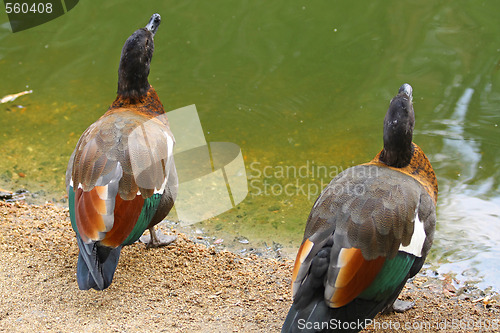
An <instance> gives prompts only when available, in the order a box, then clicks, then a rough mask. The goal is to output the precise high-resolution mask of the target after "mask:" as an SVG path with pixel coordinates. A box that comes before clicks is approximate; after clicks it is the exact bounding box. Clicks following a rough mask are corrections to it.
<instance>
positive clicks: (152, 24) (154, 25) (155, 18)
mask: <svg viewBox="0 0 500 333" xmlns="http://www.w3.org/2000/svg"><path fill="white" fill-rule="evenodd" d="M160 22H161V16H160V14H158V13H155V14H153V15H152V16H151V18H150V19H149V23H148V24H146V29H147V30H149V31H151V33H152V34H153V36H154V35H155V34H156V31H157V30H158V27H159V26H160Z"/></svg>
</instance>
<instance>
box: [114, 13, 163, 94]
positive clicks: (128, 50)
mask: <svg viewBox="0 0 500 333" xmlns="http://www.w3.org/2000/svg"><path fill="white" fill-rule="evenodd" d="M160 22H161V17H160V15H159V14H153V16H151V19H150V20H149V23H148V24H147V25H146V27H144V28H141V29H138V30H136V31H135V32H134V33H133V34H132V35H131V36H130V37H129V38H128V39H127V41H126V42H125V45H123V49H122V55H121V58H120V67H119V69H118V95H121V96H123V97H129V98H138V97H140V96H142V95H145V94H146V93H147V91H148V89H149V82H148V75H149V65H150V63H151V59H152V58H153V51H154V41H153V37H154V35H155V34H156V31H157V30H158V27H159V26H160Z"/></svg>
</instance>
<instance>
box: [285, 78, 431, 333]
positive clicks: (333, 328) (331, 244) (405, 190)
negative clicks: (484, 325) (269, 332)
mask: <svg viewBox="0 0 500 333" xmlns="http://www.w3.org/2000/svg"><path fill="white" fill-rule="evenodd" d="M414 125H415V112H414V109H413V88H412V87H411V86H410V85H409V84H407V83H405V84H403V85H402V86H401V87H400V88H399V90H398V94H397V95H396V96H395V97H394V98H392V99H391V101H390V105H389V109H388V110H387V113H386V115H385V118H384V126H383V143H384V145H383V149H382V150H381V151H380V152H379V153H378V154H377V155H376V156H375V157H374V158H373V159H372V160H371V161H369V162H367V163H364V164H361V165H357V166H354V167H350V168H348V169H346V170H344V171H343V172H341V173H340V174H338V175H337V176H336V177H335V178H333V179H332V181H331V182H330V183H329V184H328V185H327V186H326V187H325V188H324V190H323V191H322V192H321V194H320V195H319V197H318V198H317V200H316V201H315V203H314V205H313V207H312V209H311V212H310V214H309V217H308V219H307V223H306V227H305V231H304V237H303V241H302V243H301V245H300V248H299V250H298V253H297V257H296V260H295V265H294V268H293V272H292V296H293V303H292V305H291V307H290V310H289V312H288V315H287V317H286V319H285V322H284V324H283V327H282V331H281V332H359V331H360V330H362V329H364V328H365V327H366V325H367V324H369V323H370V321H371V320H372V319H373V318H374V317H375V316H376V315H377V314H378V313H380V312H383V313H387V312H391V311H398V312H403V311H406V310H409V309H411V308H412V307H413V306H414V303H413V302H410V301H402V300H398V299H397V298H398V295H399V294H400V292H401V290H402V289H403V287H404V285H405V283H406V282H407V280H408V279H409V278H411V277H413V276H415V275H416V274H417V273H418V272H419V271H420V269H421V268H422V265H423V264H424V262H425V258H426V256H427V254H428V253H429V250H430V248H431V246H432V242H433V239H434V231H435V227H436V202H437V196H438V183H437V179H436V175H435V173H434V170H433V168H432V165H431V163H430V161H429V159H428V158H427V157H426V155H425V154H424V152H423V150H422V149H421V148H420V147H419V146H417V145H416V144H415V143H414V142H413V130H414Z"/></svg>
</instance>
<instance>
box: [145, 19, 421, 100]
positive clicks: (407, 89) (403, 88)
mask: <svg viewBox="0 0 500 333" xmlns="http://www.w3.org/2000/svg"><path fill="white" fill-rule="evenodd" d="M151 19H152V18H151ZM398 93H399V94H401V93H404V94H406V96H408V97H409V98H410V102H411V101H413V88H412V87H411V86H410V85H409V84H408V83H404V84H403V85H402V86H401V87H400V88H399V91H398Z"/></svg>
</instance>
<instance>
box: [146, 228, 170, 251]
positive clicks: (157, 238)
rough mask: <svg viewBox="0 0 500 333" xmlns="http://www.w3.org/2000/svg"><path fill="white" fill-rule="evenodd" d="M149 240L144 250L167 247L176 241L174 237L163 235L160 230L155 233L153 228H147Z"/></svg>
mask: <svg viewBox="0 0 500 333" xmlns="http://www.w3.org/2000/svg"><path fill="white" fill-rule="evenodd" d="M149 235H150V239H149V242H148V243H147V244H146V248H148V249H149V248H156V247H161V246H167V245H169V244H171V243H173V242H174V241H175V240H176V239H177V236H176V235H165V234H164V233H162V232H161V230H158V231H157V232H156V231H155V228H154V227H150V228H149Z"/></svg>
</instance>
